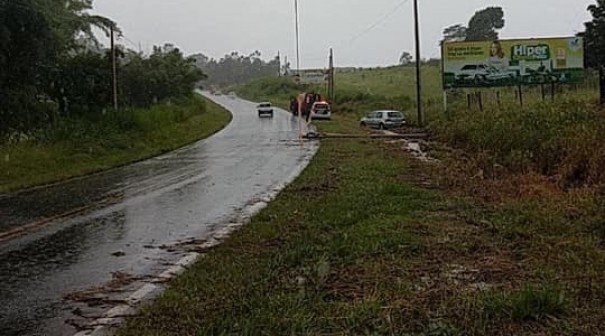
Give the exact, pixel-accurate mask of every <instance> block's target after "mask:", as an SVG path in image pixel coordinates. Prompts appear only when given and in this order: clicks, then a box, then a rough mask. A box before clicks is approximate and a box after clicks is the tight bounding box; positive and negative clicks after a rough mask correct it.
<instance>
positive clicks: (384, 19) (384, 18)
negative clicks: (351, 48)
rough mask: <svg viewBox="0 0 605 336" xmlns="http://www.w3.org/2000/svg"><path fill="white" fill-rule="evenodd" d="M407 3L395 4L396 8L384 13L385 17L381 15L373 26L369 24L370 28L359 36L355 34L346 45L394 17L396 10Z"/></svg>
mask: <svg viewBox="0 0 605 336" xmlns="http://www.w3.org/2000/svg"><path fill="white" fill-rule="evenodd" d="M409 1H410V0H403V1H401V2H400V3H399V4H397V6H395V7H394V8H393V9H391V10H390V11H389V12H388V13H386V14H385V15H383V16H382V17H380V19H378V20H377V21H376V22H374V23H373V24H371V25H370V26H368V27H367V28H366V29H364V30H363V31H361V32H360V33H359V34H357V35H356V36H354V37H353V38H352V39H350V40H349V42H348V44H352V43H353V42H355V41H357V40H358V39H359V38H361V37H362V36H364V35H365V34H367V33H369V32H370V31H372V30H373V29H374V28H376V27H378V26H379V25H380V24H381V23H383V22H384V21H386V20H388V19H389V18H390V17H391V16H393V15H395V13H397V10H399V9H400V8H401V7H403V5H405V4H406V3H408V2H409Z"/></svg>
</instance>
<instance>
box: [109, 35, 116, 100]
mask: <svg viewBox="0 0 605 336" xmlns="http://www.w3.org/2000/svg"><path fill="white" fill-rule="evenodd" d="M110 29H111V68H112V70H111V72H112V82H113V85H112V86H113V108H114V109H115V110H117V109H118V76H117V70H116V45H115V33H114V29H113V26H112V27H111V28H110Z"/></svg>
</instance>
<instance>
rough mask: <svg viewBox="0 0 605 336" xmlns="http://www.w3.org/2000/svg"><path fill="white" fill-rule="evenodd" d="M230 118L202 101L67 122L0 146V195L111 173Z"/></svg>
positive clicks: (218, 126)
mask: <svg viewBox="0 0 605 336" xmlns="http://www.w3.org/2000/svg"><path fill="white" fill-rule="evenodd" d="M230 118H231V115H230V114H229V113H228V112H227V111H225V110H224V109H222V108H221V107H219V106H218V105H216V104H214V103H212V102H210V101H207V100H205V99H202V98H190V99H185V100H182V101H179V102H177V103H176V104H163V105H156V106H154V107H152V108H151V109H127V110H122V111H119V112H108V113H107V114H105V115H101V116H96V117H95V118H94V119H93V120H91V119H86V118H70V119H65V120H61V121H59V122H57V123H56V124H52V125H50V126H48V127H46V128H44V129H40V130H38V131H37V132H36V133H32V134H31V135H29V136H28V137H26V138H23V139H14V140H15V141H14V142H15V143H14V144H11V143H10V142H8V143H5V144H3V145H0V193H3V192H7V191H11V190H16V189H20V188H24V187H30V186H35V185H40V184H46V183H50V182H54V181H58V180H62V179H66V178H71V177H74V176H81V175H85V174H89V173H93V172H96V171H99V170H105V169H109V168H113V167H115V166H120V165H124V164H127V163H130V162H133V161H137V160H141V159H144V158H148V157H151V156H154V155H158V154H161V153H164V152H167V151H170V150H173V149H176V148H178V147H181V146H183V145H186V144H188V143H191V142H194V141H197V140H199V139H202V138H205V137H207V136H209V135H211V134H213V133H215V132H217V131H218V130H220V129H222V128H223V127H224V126H225V125H226V124H227V123H228V122H229V121H230Z"/></svg>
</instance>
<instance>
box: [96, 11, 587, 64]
mask: <svg viewBox="0 0 605 336" xmlns="http://www.w3.org/2000/svg"><path fill="white" fill-rule="evenodd" d="M419 1H420V16H421V34H422V35H421V39H422V53H423V55H422V57H425V58H429V57H438V56H439V48H438V47H437V43H438V41H439V39H440V38H441V36H442V34H441V33H442V31H443V28H444V27H446V26H450V25H452V24H456V23H463V24H465V25H466V24H467V23H468V20H469V19H470V17H471V16H472V15H473V14H474V13H475V11H476V10H479V9H483V8H485V7H487V6H501V7H503V9H504V12H505V19H506V26H505V28H504V29H503V30H502V31H501V37H502V38H522V37H546V36H567V35H573V34H575V33H576V32H578V31H580V30H582V29H583V22H584V21H587V20H589V19H590V15H589V14H588V12H587V11H586V8H587V7H588V5H590V4H591V3H594V2H595V1H594V0H497V1H485V0H419ZM402 3H403V5H402ZM94 5H95V12H96V13H98V14H101V15H104V16H107V17H109V18H111V19H113V20H115V21H117V22H118V24H119V25H120V27H121V28H122V30H123V32H124V35H125V37H126V38H127V40H124V41H123V42H122V43H124V44H126V45H127V46H129V47H130V48H133V49H136V48H138V44H139V43H140V44H141V46H142V49H143V50H145V51H148V50H150V49H151V47H152V46H153V45H161V44H164V43H165V42H171V43H174V44H175V45H176V46H178V47H179V48H180V49H181V50H183V51H184V52H185V53H186V54H192V53H197V52H203V53H204V54H206V55H208V56H210V57H214V58H220V57H222V56H223V55H225V54H227V53H230V52H231V51H239V52H240V53H245V54H248V53H251V52H252V51H254V50H255V49H257V50H259V51H261V53H262V54H263V58H265V59H268V58H271V57H273V56H274V55H276V54H277V52H278V50H279V51H280V52H281V54H282V55H286V56H288V58H289V60H290V62H291V63H292V64H293V65H294V66H295V56H296V49H295V48H296V44H295V31H294V26H295V24H294V0H215V1H210V0H144V1H133V0H128V1H124V0H95V2H94ZM299 11H300V29H301V42H300V43H301V67H302V68H310V67H324V66H325V65H326V64H327V55H328V49H329V48H330V47H333V48H334V52H335V60H336V65H337V66H375V65H390V64H395V63H396V62H397V60H398V59H399V56H400V55H401V52H402V51H404V50H406V51H410V52H412V51H413V50H414V40H413V36H414V25H413V24H414V22H413V1H412V0H407V2H406V0H299ZM381 19H382V20H381ZM377 22H380V23H379V24H378V25H376V26H375V27H374V28H373V29H370V30H368V29H369V28H370V27H371V26H373V24H375V23H377Z"/></svg>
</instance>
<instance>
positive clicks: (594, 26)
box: [578, 0, 605, 68]
mask: <svg viewBox="0 0 605 336" xmlns="http://www.w3.org/2000/svg"><path fill="white" fill-rule="evenodd" d="M588 11H589V12H590V14H592V17H593V19H592V21H589V22H586V23H585V24H584V25H585V27H586V30H585V31H584V32H582V33H580V34H578V35H579V36H582V37H584V48H585V50H584V52H585V62H586V66H587V67H591V68H597V67H604V66H605V0H597V3H596V4H592V5H590V6H588Z"/></svg>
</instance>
